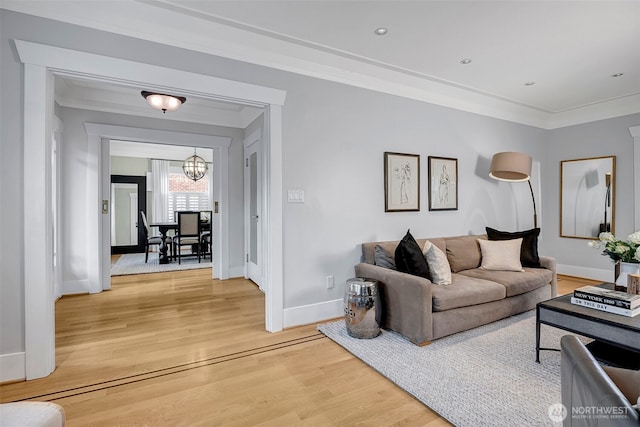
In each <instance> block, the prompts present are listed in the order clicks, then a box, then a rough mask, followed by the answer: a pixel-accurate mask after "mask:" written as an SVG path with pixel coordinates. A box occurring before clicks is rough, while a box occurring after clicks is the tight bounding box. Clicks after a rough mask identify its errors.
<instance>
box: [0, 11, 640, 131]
mask: <svg viewBox="0 0 640 427" xmlns="http://www.w3.org/2000/svg"><path fill="white" fill-rule="evenodd" d="M0 7H1V8H4V9H8V10H13V11H15V12H20V13H26V14H30V15H36V16H40V17H43V18H48V19H53V20H57V21H61V22H66V23H70V24H75V25H79V26H84V27H89V28H93V29H98V30H103V31H108V32H113V33H118V34H122V35H125V36H130V37H135V38H139V39H144V40H149V41H153V42H157V43H162V44H166V45H170V46H174V47H179V48H184V49H189V50H194V51H198V52H202V53H207V54H211V55H216V56H220V57H225V58H229V59H234V60H239V61H243V62H248V63H252V64H256V65H261V66H265V67H269V68H274V69H279V70H283V71H288V72H293V73H296V74H301V75H306V76H310V77H316V78H320V79H324V80H329V81H333V82H338V83H343V84H347V85H351V86H356V87H360V88H364V89H369V90H374V91H378V92H383V93H387V94H392V95H396V96H401V97H405V98H410V99H414V100H418V101H423V102H428V103H431V104H436V105H441V106H444V107H449V108H453V109H457V110H462V111H467V112H471V113H476V114H480V115H483V116H488V117H494V118H498V119H502V120H507V121H511V122H516V123H521V124H525V125H529V126H534V127H538V128H542V129H555V128H560V127H564V126H570V125H575V124H580V123H586V122H591V121H595V120H601V119H606V118H611V117H617V116H620V115H627V114H634V113H639V112H640V102H639V100H638V98H639V97H640V96H639V95H632V96H628V97H622V98H619V99H615V100H610V101H606V102H602V103H598V104H593V105H589V106H584V107H580V108H576V109H573V110H568V111H563V112H550V111H544V110H540V109H537V108H533V107H531V106H527V105H523V104H520V103H517V102H514V101H512V100H508V99H504V98H501V97H497V96H493V95H492V94H487V93H482V92H478V91H474V90H472V89H470V88H465V87H460V86H456V85H452V84H447V83H446V82H441V81H437V80H435V79H432V78H429V77H428V76H419V75H416V74H412V73H409V72H403V71H401V70H397V69H390V68H386V67H383V66H380V65H376V64H372V63H368V62H364V61H362V60H358V59H357V58H353V57H349V56H346V55H338V54H336V53H332V52H327V51H324V50H318V49H314V48H311V47H309V46H305V45H303V44H300V43H294V42H292V41H290V40H281V39H277V38H272V37H268V36H266V35H264V34H262V33H260V32H255V31H248V30H247V29H245V28H238V27H237V26H232V25H225V24H223V23H220V22H219V21H220V19H219V18H215V17H208V16H203V15H201V14H197V13H192V14H186V13H175V12H174V11H172V10H170V8H171V7H170V5H168V4H164V3H162V2H153V3H147V2H141V1H135V0H126V1H119V2H108V1H106V2H50V1H38V0H32V1H28V2H24V1H16V0H2V3H0ZM180 12H189V11H185V10H180ZM139 17H144V19H142V18H139ZM158 28H162V29H163V30H162V31H158V30H157V29H158Z"/></svg>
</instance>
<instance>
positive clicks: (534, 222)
mask: <svg viewBox="0 0 640 427" xmlns="http://www.w3.org/2000/svg"><path fill="white" fill-rule="evenodd" d="M527 182H528V183H529V190H531V200H533V228H538V211H537V210H536V198H535V196H534V195H533V187H532V186H531V180H530V179H528V180H527Z"/></svg>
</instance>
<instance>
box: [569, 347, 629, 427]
mask: <svg viewBox="0 0 640 427" xmlns="http://www.w3.org/2000/svg"><path fill="white" fill-rule="evenodd" d="M560 348H561V362H560V363H561V367H560V371H561V376H560V383H561V390H562V403H563V405H564V406H565V408H566V409H567V416H566V418H565V419H564V422H563V425H564V426H565V427H577V426H580V427H584V426H617V427H622V426H638V425H640V417H639V416H638V412H636V410H635V409H634V408H633V407H632V406H631V404H632V403H636V402H637V401H638V396H640V371H634V370H630V369H621V368H614V367H608V366H604V367H603V366H600V364H599V363H598V362H597V361H596V360H595V359H594V358H593V356H592V355H591V353H589V351H588V350H587V348H586V347H585V346H584V345H583V344H582V342H580V340H578V338H577V337H575V336H573V335H565V336H563V337H562V338H561V340H560Z"/></svg>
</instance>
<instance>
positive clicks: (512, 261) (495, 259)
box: [478, 238, 524, 271]
mask: <svg viewBox="0 0 640 427" xmlns="http://www.w3.org/2000/svg"><path fill="white" fill-rule="evenodd" d="M478 244H479V245H480V252H482V264H481V265H480V268H482V269H483V270H505V271H524V270H523V269H522V264H521V263H520V249H521V247H522V238H520V239H512V240H483V239H478Z"/></svg>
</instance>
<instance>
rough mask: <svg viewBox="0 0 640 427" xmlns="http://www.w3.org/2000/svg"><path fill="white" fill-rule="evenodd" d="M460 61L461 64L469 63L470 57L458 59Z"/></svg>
mask: <svg viewBox="0 0 640 427" xmlns="http://www.w3.org/2000/svg"><path fill="white" fill-rule="evenodd" d="M460 63H461V64H462V65H467V64H471V59H470V58H464V59H461V60H460Z"/></svg>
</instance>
